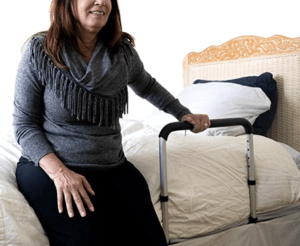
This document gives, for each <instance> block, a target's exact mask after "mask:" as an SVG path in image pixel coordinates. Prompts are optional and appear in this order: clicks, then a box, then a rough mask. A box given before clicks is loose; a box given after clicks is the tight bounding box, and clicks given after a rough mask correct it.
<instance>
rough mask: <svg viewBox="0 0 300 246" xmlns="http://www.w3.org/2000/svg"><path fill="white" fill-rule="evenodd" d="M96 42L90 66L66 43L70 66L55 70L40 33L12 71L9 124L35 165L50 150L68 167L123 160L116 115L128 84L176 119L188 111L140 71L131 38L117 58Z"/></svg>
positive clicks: (124, 103)
mask: <svg viewBox="0 0 300 246" xmlns="http://www.w3.org/2000/svg"><path fill="white" fill-rule="evenodd" d="M97 45H98V46H97V47H98V48H99V49H98V50H97V48H96V50H95V52H94V54H93V56H92V59H91V61H90V62H91V63H93V66H94V68H95V66H96V67H97V69H94V70H93V69H92V68H93V67H92V66H89V64H85V62H84V61H83V60H81V58H80V56H79V55H78V54H77V53H76V52H74V49H72V47H70V46H68V45H66V46H64V47H65V49H64V50H63V49H62V50H63V51H65V52H67V53H68V55H67V56H63V59H64V61H65V63H66V65H67V66H68V68H69V69H68V70H62V69H58V68H57V67H56V66H55V65H54V64H53V62H52V60H51V59H50V57H49V56H47V54H46V53H45V52H44V50H43V36H37V37H35V38H33V39H32V40H31V41H30V43H29V45H28V46H27V48H26V51H25V53H24V55H23V57H22V59H21V62H20V64H19V68H18V71H17V76H16V84H15V97H14V114H13V125H14V130H15V137H16V139H17V141H18V143H19V144H20V146H21V148H22V155H23V156H24V157H25V158H27V159H29V160H31V161H33V162H34V163H35V165H36V166H38V164H39V160H40V159H41V158H42V157H44V156H45V155H47V154H49V153H51V152H54V153H55V154H56V155H57V157H58V158H60V160H61V161H62V162H63V163H64V164H65V165H66V166H70V167H71V166H76V167H81V168H88V169H89V170H91V169H101V170H103V169H108V168H113V167H116V166H119V165H121V164H122V163H123V162H124V160H125V155H124V153H123V150H122V136H121V129H120V124H119V118H120V117H122V114H123V113H126V108H127V106H128V104H127V98H128V96H127V85H128V86H129V87H131V88H132V89H133V91H134V92H135V93H136V94H137V95H139V96H140V97H142V98H144V99H146V100H148V101H149V102H150V103H152V104H153V105H155V106H156V107H157V108H159V109H160V110H163V111H165V112H166V113H170V114H172V115H173V116H174V117H175V118H177V119H178V120H180V119H181V118H182V116H183V115H185V114H190V113H191V112H190V111H189V110H188V109H187V108H185V107H184V106H182V105H181V104H180V103H179V101H178V100H177V99H175V98H174V97H173V96H172V95H171V94H170V93H169V92H168V91H166V90H165V89H164V88H163V87H162V86H161V85H160V84H159V83H157V81H156V80H155V79H154V78H152V77H151V76H150V75H149V74H148V73H147V72H146V71H145V70H144V67H143V64H142V62H141V60H140V58H139V56H138V54H137V52H136V50H135V49H134V48H133V47H132V45H131V44H130V43H129V42H127V41H125V40H124V48H122V49H120V51H119V55H118V56H117V60H116V61H113V60H112V59H113V58H111V57H109V56H108V55H107V54H108V53H107V51H106V50H105V47H104V46H103V44H99V42H98V44H97ZM68 50H69V51H70V52H69V51H68ZM97 52H98V53H97ZM72 61H73V64H74V61H75V65H72ZM114 64H117V65H114ZM119 64H120V66H119ZM70 66H75V67H76V69H74V68H73V67H70ZM98 68H99V69H98ZM111 68H112V69H111ZM98 77H99V79H98ZM100 77H101V78H103V79H100ZM127 110H128V109H127Z"/></svg>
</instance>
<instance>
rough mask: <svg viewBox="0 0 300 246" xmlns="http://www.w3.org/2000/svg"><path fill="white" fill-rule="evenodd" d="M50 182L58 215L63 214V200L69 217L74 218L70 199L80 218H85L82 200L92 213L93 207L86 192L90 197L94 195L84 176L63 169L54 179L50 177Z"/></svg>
mask: <svg viewBox="0 0 300 246" xmlns="http://www.w3.org/2000/svg"><path fill="white" fill-rule="evenodd" d="M52 180H53V182H54V184H55V187H56V191H57V202H58V211H59V212H60V213H62V212H63V200H65V202H66V207H67V211H68V214H69V216H70V217H73V216H74V210H73V206H72V198H73V199H74V201H75V204H76V206H77V208H78V210H79V212H80V214H81V216H82V217H84V216H86V211H85V208H84V205H83V202H82V200H83V201H84V203H85V204H86V205H87V207H88V208H89V210H90V211H92V212H94V206H93V204H92V202H91V200H90V198H89V196H88V194H87V192H86V190H87V191H88V192H89V193H90V194H92V195H95V193H94V191H93V190H92V187H91V186H90V184H89V182H88V181H87V180H86V178H85V177H84V176H82V175H80V174H78V173H75V172H73V171H72V170H70V169H68V168H65V169H63V170H60V171H59V172H58V173H56V174H55V175H54V177H52Z"/></svg>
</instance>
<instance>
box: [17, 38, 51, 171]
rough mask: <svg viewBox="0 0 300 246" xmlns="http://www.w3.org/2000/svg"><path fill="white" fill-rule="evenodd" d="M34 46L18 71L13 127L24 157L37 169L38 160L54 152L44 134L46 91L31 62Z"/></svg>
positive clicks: (27, 51)
mask: <svg viewBox="0 0 300 246" xmlns="http://www.w3.org/2000/svg"><path fill="white" fill-rule="evenodd" d="M31 45H32V43H29V44H28V46H27V48H26V51H25V52H24V55H23V57H22V59H21V62H20V64H19V68H18V71H17V76H16V83H15V95H14V113H13V126H14V133H15V137H16V140H17V142H18V143H19V144H20V146H21V148H22V154H23V156H25V157H26V158H27V159H29V160H31V161H33V162H34V163H35V165H36V166H37V165H38V163H39V160H40V159H41V158H42V157H43V156H45V155H46V154H48V153H51V152H53V150H52V148H51V146H50V145H49V143H48V141H47V138H46V137H45V134H44V132H43V127H42V120H43V109H44V103H43V95H44V87H43V86H42V84H41V83H40V80H39V75H38V72H37V70H36V69H35V68H34V67H33V66H32V64H31V62H30V56H31V49H30V47H31Z"/></svg>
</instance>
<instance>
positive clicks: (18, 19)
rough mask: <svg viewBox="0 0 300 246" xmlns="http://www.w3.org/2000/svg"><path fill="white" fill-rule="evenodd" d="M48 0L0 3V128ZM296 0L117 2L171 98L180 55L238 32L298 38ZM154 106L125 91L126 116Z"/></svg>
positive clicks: (139, 115) (44, 24)
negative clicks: (23, 48) (26, 45)
mask: <svg viewBox="0 0 300 246" xmlns="http://www.w3.org/2000/svg"><path fill="white" fill-rule="evenodd" d="M50 3H51V0H42V1H41V0H26V1H23V0H15V1H2V4H1V9H0V23H1V24H0V25H1V39H0V40H1V41H0V42H1V43H0V44H1V45H0V54H1V58H2V59H0V69H1V70H0V76H1V77H0V83H1V89H0V110H1V111H0V112H1V114H0V115H1V116H0V117H1V120H0V128H1V129H3V128H7V127H10V126H11V124H12V112H13V94H14V81H15V76H16V72H17V68H18V65H19V62H20V58H21V53H20V49H21V46H22V45H23V43H24V42H25V40H26V39H27V38H28V37H29V36H30V35H32V34H33V33H36V32H38V31H42V30H47V29H48V28H49V25H50V21H49V8H50ZM299 3H300V1H299V0H284V1H273V0H252V1H241V0H226V1H224V0H184V1H182V0H151V1H148V0H119V5H120V9H121V17H122V22H123V30H124V31H126V32H129V33H130V34H132V35H133V36H134V37H135V39H136V49H137V51H138V53H139V55H140V57H141V59H142V61H143V63H144V65H145V69H146V70H147V71H148V72H149V73H150V74H151V75H152V76H153V77H154V78H156V80H157V81H158V82H159V83H161V84H162V85H163V86H164V87H165V88H166V89H168V90H169V91H170V92H171V93H172V94H173V95H174V96H176V95H177V94H178V93H179V92H180V90H181V89H182V61H183V57H184V56H185V55H186V54H187V53H189V52H192V51H201V50H203V49H205V48H207V47H208V46H210V45H220V44H222V43H224V42H226V41H228V40H230V39H232V38H235V37H237V36H242V35H256V36H262V37H271V36H273V35H276V34H280V35H284V36H287V37H293V38H296V37H300V29H299V23H300V15H299V10H298V9H299ZM154 110H155V108H154V107H153V106H152V105H151V104H149V103H148V102H146V101H145V100H142V99H140V98H137V96H135V95H134V93H133V92H132V91H130V101H129V112H130V114H129V115H128V116H126V118H134V119H144V118H145V117H147V116H148V115H149V114H150V113H151V112H153V111H154Z"/></svg>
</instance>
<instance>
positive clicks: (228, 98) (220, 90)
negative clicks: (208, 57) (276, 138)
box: [146, 82, 271, 136]
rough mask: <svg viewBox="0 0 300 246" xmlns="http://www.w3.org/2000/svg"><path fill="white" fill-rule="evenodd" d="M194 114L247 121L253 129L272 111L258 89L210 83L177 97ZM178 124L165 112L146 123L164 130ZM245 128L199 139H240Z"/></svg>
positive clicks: (223, 129)
mask: <svg viewBox="0 0 300 246" xmlns="http://www.w3.org/2000/svg"><path fill="white" fill-rule="evenodd" d="M177 98H178V99H179V101H180V103H181V104H182V105H184V106H186V107H187V108H188V109H189V110H190V111H191V112H192V113H193V114H207V115H208V116H209V118H210V119H221V118H246V119H247V120H249V121H250V122H251V124H252V125H253V123H254V121H255V120H256V118H257V117H258V116H259V115H260V114H262V113H264V112H266V111H267V110H269V109H270V106H271V101H270V99H269V98H268V97H267V96H266V94H265V93H264V92H263V91H262V89H260V88H258V87H248V86H243V85H238V84H234V83H222V82H210V83H205V84H192V85H189V86H188V87H186V88H184V89H183V91H182V92H181V93H180V94H179V95H178V97H177ZM174 121H177V120H176V119H175V118H174V117H173V116H171V115H168V114H166V113H164V112H163V111H156V112H154V113H153V114H152V115H151V116H150V117H149V118H148V119H147V120H146V123H147V124H150V125H154V126H156V127H157V128H162V127H163V126H164V125H166V124H168V123H170V122H174ZM244 133H245V131H244V128H243V127H242V126H233V127H221V128H209V129H207V130H205V131H204V132H201V133H199V134H200V135H207V136H211V135H214V136H238V135H241V134H244Z"/></svg>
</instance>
